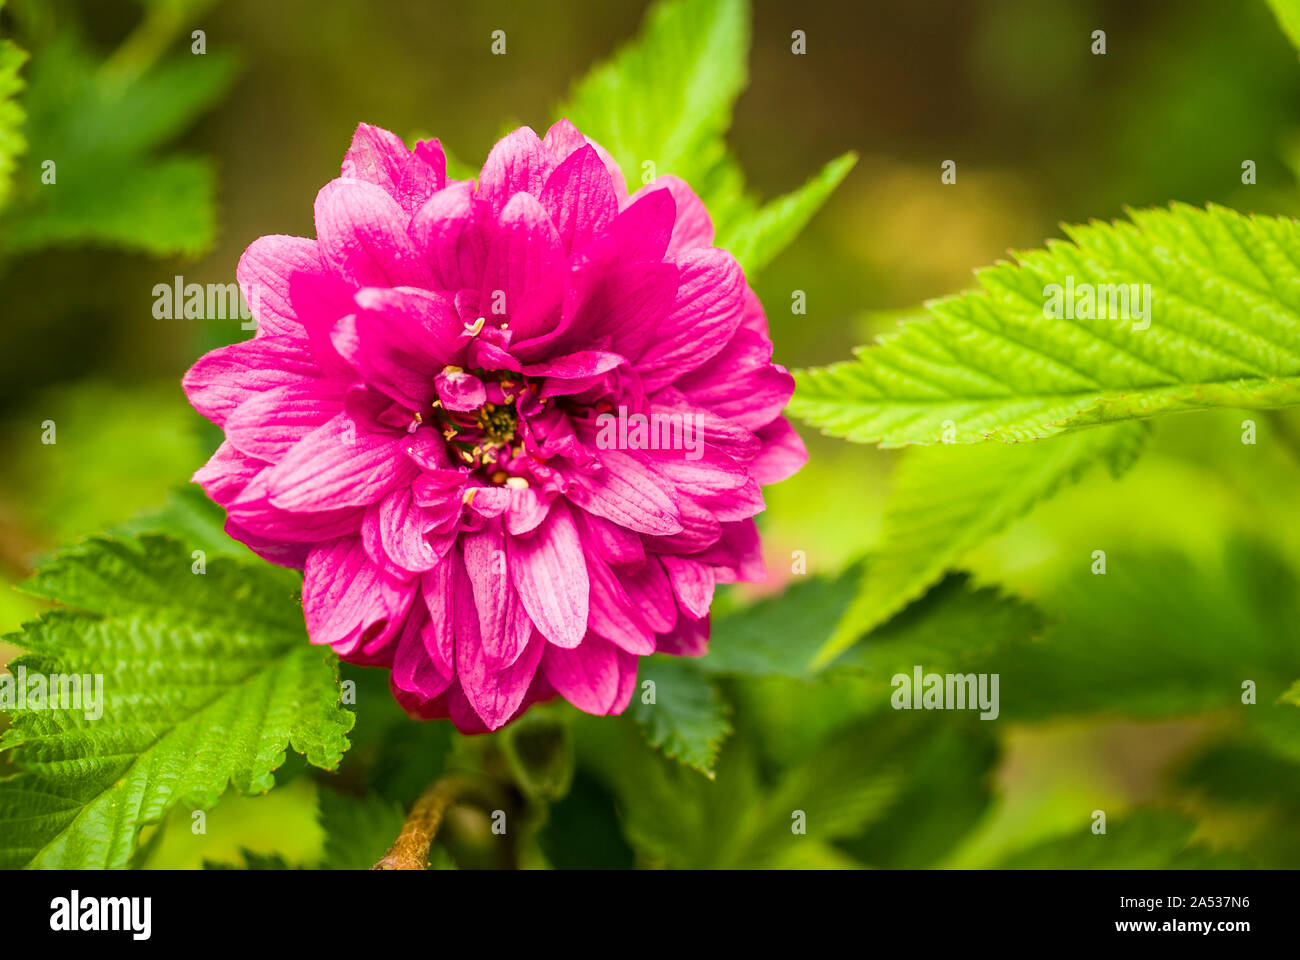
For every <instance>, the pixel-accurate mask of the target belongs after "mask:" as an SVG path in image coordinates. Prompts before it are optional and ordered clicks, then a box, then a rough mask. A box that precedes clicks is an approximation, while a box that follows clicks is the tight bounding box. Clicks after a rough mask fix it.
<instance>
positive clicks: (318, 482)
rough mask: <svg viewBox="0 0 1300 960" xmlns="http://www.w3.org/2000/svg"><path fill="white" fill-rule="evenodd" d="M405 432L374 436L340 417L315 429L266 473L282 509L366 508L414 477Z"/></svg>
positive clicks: (272, 495) (274, 501)
mask: <svg viewBox="0 0 1300 960" xmlns="http://www.w3.org/2000/svg"><path fill="white" fill-rule="evenodd" d="M404 441H405V434H401V435H399V434H386V433H372V432H370V431H369V430H366V429H364V428H362V427H360V426H359V425H358V424H357V423H356V422H355V421H354V420H353V419H352V418H351V417H350V416H348V415H347V414H345V413H341V414H339V415H338V416H336V417H334V418H333V419H331V420H330V421H329V422H328V423H326V424H323V425H322V426H320V427H317V428H316V429H315V430H313V431H312V432H311V433H309V434H307V436H305V437H303V439H302V440H300V441H298V443H297V444H295V445H294V447H293V448H292V449H291V450H290V451H289V452H288V453H287V454H286V455H285V457H284V459H283V460H281V461H280V462H279V463H278V464H276V465H275V466H274V467H272V468H271V469H270V470H268V471H267V473H266V479H267V486H268V494H269V496H270V499H271V503H272V504H274V505H275V506H276V507H279V508H280V509H282V510H308V511H312V510H330V509H334V508H337V507H355V506H365V505H366V504H368V503H373V502H375V501H376V500H378V499H379V498H380V497H382V496H383V495H384V494H386V493H387V492H388V491H389V490H392V489H393V488H394V487H397V486H398V485H400V484H402V483H409V482H410V481H411V480H412V479H414V478H415V476H416V473H417V470H416V467H415V465H414V464H413V463H412V462H411V461H410V459H409V458H407V456H406V455H405V452H404V447H403V445H404Z"/></svg>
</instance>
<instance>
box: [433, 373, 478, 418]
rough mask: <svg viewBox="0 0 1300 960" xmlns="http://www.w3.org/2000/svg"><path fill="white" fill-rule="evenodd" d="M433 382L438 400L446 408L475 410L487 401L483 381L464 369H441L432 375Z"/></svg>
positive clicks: (461, 410)
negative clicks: (435, 374)
mask: <svg viewBox="0 0 1300 960" xmlns="http://www.w3.org/2000/svg"><path fill="white" fill-rule="evenodd" d="M433 384H434V388H435V389H436V390H437V392H438V400H439V401H440V402H441V403H442V405H443V406H444V407H446V408H447V409H448V410H454V411H458V412H464V411H469V410H477V409H478V408H479V407H481V406H483V404H485V403H487V388H486V387H485V386H484V385H483V381H482V380H480V379H479V378H478V377H476V376H474V374H472V373H466V372H465V371H464V370H443V371H441V372H440V373H439V374H438V375H437V376H436V377H434V380H433Z"/></svg>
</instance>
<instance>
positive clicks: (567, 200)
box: [541, 145, 618, 252]
mask: <svg viewBox="0 0 1300 960" xmlns="http://www.w3.org/2000/svg"><path fill="white" fill-rule="evenodd" d="M541 201H542V206H543V207H545V208H546V212H547V213H548V214H550V217H551V220H552V221H553V222H554V223H555V227H556V230H557V231H558V233H559V237H560V242H561V243H562V244H563V245H564V249H565V251H566V252H572V251H574V250H580V249H581V248H582V247H584V246H586V245H587V243H588V242H589V241H590V240H591V238H592V237H594V236H595V235H596V234H598V233H600V232H601V231H603V230H604V229H605V228H606V227H607V226H609V222H610V221H611V220H613V219H614V216H615V214H617V213H618V198H617V197H616V196H615V195H614V182H613V180H611V179H610V176H609V171H607V170H606V169H605V164H604V163H602V162H601V159H600V156H599V155H598V154H597V153H596V151H595V150H594V149H593V148H592V147H590V146H586V145H584V146H582V147H580V148H579V149H577V150H575V151H574V152H573V153H571V154H570V155H569V156H568V157H567V158H566V159H565V160H564V161H563V162H562V163H561V164H560V165H559V166H558V167H556V169H555V172H554V173H552V174H551V176H550V178H549V179H548V180H547V181H546V185H545V186H544V187H542V193H541Z"/></svg>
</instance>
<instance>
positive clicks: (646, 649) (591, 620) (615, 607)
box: [587, 554, 655, 656]
mask: <svg viewBox="0 0 1300 960" xmlns="http://www.w3.org/2000/svg"><path fill="white" fill-rule="evenodd" d="M587 576H588V579H589V580H590V582H591V601H590V603H591V612H590V614H589V616H588V618H587V625H588V626H589V627H590V629H591V631H592V632H594V633H597V634H599V635H600V636H602V637H604V638H605V639H606V640H609V641H610V642H612V643H614V644H617V645H618V646H619V647H621V648H622V649H624V650H626V651H627V652H628V653H634V654H637V655H638V656H648V655H649V654H652V653H654V652H655V638H654V632H653V631H652V630H650V628H649V627H647V626H646V624H645V623H644V622H643V621H642V619H641V617H640V616H639V615H638V612H637V609H636V607H635V605H634V604H633V603H632V601H631V599H630V598H629V597H628V595H627V591H626V590H625V589H624V588H623V585H622V584H621V583H620V582H619V580H618V577H617V576H615V574H614V571H613V570H611V569H610V568H609V565H608V564H607V563H605V561H603V560H602V559H600V558H599V557H597V556H595V555H594V554H588V555H587Z"/></svg>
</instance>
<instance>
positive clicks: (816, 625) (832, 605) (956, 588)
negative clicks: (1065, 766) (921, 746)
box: [699, 565, 1042, 688]
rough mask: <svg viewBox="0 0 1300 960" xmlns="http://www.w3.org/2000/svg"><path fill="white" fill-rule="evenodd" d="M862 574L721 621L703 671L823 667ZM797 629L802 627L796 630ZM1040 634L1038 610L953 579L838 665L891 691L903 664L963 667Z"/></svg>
mask: <svg viewBox="0 0 1300 960" xmlns="http://www.w3.org/2000/svg"><path fill="white" fill-rule="evenodd" d="M861 569H862V567H861V566H860V565H858V566H855V567H851V568H849V569H848V570H846V571H844V572H843V573H841V574H840V575H839V576H838V577H835V578H825V577H810V578H808V579H807V580H805V581H804V582H802V583H798V584H795V585H794V586H792V587H790V588H789V589H787V590H786V591H785V593H783V594H781V595H779V596H777V597H773V598H770V599H765V600H761V601H759V602H758V603H755V604H753V605H752V606H749V607H746V608H744V609H743V610H741V611H739V612H737V613H735V614H733V615H731V616H729V617H724V618H722V619H720V620H719V621H718V622H717V623H716V624H715V626H714V634H713V639H712V640H711V642H710V644H709V655H708V656H707V657H705V658H703V659H702V660H700V661H699V666H700V669H702V670H705V671H707V672H710V673H721V674H729V675H742V676H772V675H777V676H788V677H803V676H808V675H810V674H812V673H813V672H815V670H816V669H817V668H818V666H819V664H818V663H817V661H816V655H817V653H818V651H819V650H820V648H821V647H822V645H823V644H824V642H825V639H826V637H827V636H829V635H830V633H831V631H832V630H833V629H834V627H835V625H836V624H837V623H838V622H839V621H840V620H841V619H842V618H843V616H844V612H845V610H846V609H847V608H848V605H849V603H850V602H851V600H852V597H853V594H854V591H855V589H856V586H857V584H858V582H859V581H860V579H861ZM791 624H798V625H799V628H798V630H797V632H792V631H791V630H790V625H791ZM1041 629H1042V618H1041V616H1040V614H1039V613H1038V612H1037V611H1036V610H1035V609H1034V608H1033V607H1031V606H1029V605H1028V604H1025V603H1023V602H1021V601H1018V600H1014V599H1011V598H1008V597H1004V596H1002V595H1000V594H999V593H998V591H997V590H994V589H991V588H987V587H985V588H980V589H972V588H971V587H970V586H969V584H968V581H967V578H965V577H963V576H954V577H950V578H948V579H947V580H945V581H944V582H943V583H941V584H940V585H939V586H937V587H936V588H935V589H934V590H932V591H931V592H930V593H929V594H928V595H927V596H925V597H924V598H922V599H921V600H919V601H917V602H916V603H914V604H912V605H911V606H910V607H908V608H907V609H906V610H904V611H902V612H901V613H899V614H898V615H897V616H895V617H894V618H892V619H891V620H890V621H889V622H887V623H885V624H882V625H880V626H879V627H878V628H876V629H875V630H873V631H872V632H871V633H869V634H868V635H867V636H866V637H865V638H864V640H863V642H862V643H861V644H859V645H858V647H857V648H856V649H855V650H853V651H851V652H850V653H849V654H846V655H844V656H842V657H840V658H839V659H837V660H835V661H834V666H835V667H836V668H841V669H844V670H851V671H854V672H864V673H869V674H870V675H871V676H872V677H875V678H876V679H878V680H879V681H880V683H881V685H882V688H886V687H887V684H888V678H889V676H891V675H892V674H893V673H894V672H895V670H894V669H893V668H894V667H896V666H897V667H900V668H903V669H906V670H910V669H911V667H912V664H915V663H920V662H924V663H926V664H932V665H933V666H934V667H935V668H936V669H938V668H939V666H940V665H941V664H950V665H957V664H958V663H961V662H963V661H965V660H966V659H967V658H972V657H976V656H980V655H981V654H983V653H987V652H988V651H991V650H996V649H1000V648H1002V647H1004V646H1006V645H1008V644H1011V643H1016V642H1020V641H1024V640H1028V639H1030V638H1032V637H1034V636H1035V635H1037V633H1038V632H1039V631H1040V630H1041ZM855 639H856V638H855ZM917 658H924V659H920V660H919V659H917Z"/></svg>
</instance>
